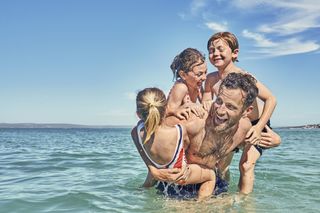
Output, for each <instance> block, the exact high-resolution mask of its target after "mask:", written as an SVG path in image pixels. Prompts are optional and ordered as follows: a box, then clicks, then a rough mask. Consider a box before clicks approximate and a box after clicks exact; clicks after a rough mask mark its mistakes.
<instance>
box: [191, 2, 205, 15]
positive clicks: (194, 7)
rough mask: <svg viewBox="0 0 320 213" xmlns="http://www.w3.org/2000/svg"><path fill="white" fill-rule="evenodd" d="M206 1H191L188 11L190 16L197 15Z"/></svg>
mask: <svg viewBox="0 0 320 213" xmlns="http://www.w3.org/2000/svg"><path fill="white" fill-rule="evenodd" d="M206 3H207V0H192V2H191V4H190V11H191V14H192V15H198V14H199V12H200V11H201V10H202V9H203V8H204V7H205V6H206Z"/></svg>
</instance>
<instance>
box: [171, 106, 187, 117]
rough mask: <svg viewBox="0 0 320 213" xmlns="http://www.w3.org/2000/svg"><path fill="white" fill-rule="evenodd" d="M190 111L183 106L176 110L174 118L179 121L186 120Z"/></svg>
mask: <svg viewBox="0 0 320 213" xmlns="http://www.w3.org/2000/svg"><path fill="white" fill-rule="evenodd" d="M190 112H191V109H190V107H189V106H183V107H180V108H179V109H177V110H176V112H175V113H174V116H176V117H177V118H179V119H180V120H188V118H189V116H190Z"/></svg>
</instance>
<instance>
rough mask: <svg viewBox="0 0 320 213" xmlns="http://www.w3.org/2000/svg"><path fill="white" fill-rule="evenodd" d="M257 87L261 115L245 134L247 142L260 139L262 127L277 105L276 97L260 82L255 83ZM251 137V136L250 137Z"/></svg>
mask: <svg viewBox="0 0 320 213" xmlns="http://www.w3.org/2000/svg"><path fill="white" fill-rule="evenodd" d="M256 85H257V87H258V89H259V93H258V97H259V99H261V100H262V101H263V102H264V107H263V111H262V114H261V116H260V119H259V122H258V123H257V124H256V125H255V126H253V127H252V128H251V129H250V130H249V132H248V133H247V136H246V137H247V138H248V139H247V140H246V141H247V142H248V141H257V142H258V140H259V139H260V138H261V132H262V130H263V128H264V126H265V125H266V124H267V122H268V120H269V119H270V118H271V115H272V113H273V110H274V109H275V107H276V105H277V100H276V97H275V96H274V95H273V94H272V93H271V91H270V90H269V89H268V88H267V87H266V86H265V85H263V84H262V83H261V82H259V81H258V82H257V84H256ZM250 135H251V136H250Z"/></svg>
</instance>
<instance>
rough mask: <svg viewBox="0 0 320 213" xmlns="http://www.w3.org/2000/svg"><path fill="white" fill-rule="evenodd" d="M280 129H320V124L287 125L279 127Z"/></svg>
mask: <svg viewBox="0 0 320 213" xmlns="http://www.w3.org/2000/svg"><path fill="white" fill-rule="evenodd" d="M277 128H280V129H287V128H290V129H320V124H307V125H302V126H285V127H277Z"/></svg>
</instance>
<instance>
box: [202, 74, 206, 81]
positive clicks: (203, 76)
mask: <svg viewBox="0 0 320 213" xmlns="http://www.w3.org/2000/svg"><path fill="white" fill-rule="evenodd" d="M201 80H202V81H205V80H207V74H206V73H205V74H203V75H202V76H201Z"/></svg>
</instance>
